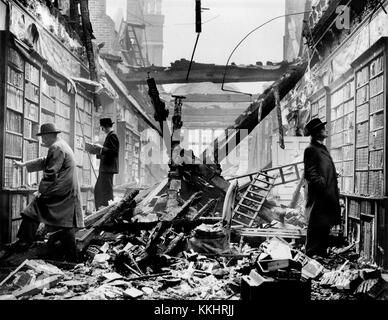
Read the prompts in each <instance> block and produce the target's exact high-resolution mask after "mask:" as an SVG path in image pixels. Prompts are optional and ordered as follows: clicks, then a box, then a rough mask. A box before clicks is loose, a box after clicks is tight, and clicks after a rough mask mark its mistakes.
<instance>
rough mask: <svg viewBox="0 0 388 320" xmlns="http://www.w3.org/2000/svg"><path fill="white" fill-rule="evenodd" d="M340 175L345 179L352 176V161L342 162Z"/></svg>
mask: <svg viewBox="0 0 388 320" xmlns="http://www.w3.org/2000/svg"><path fill="white" fill-rule="evenodd" d="M342 175H343V176H346V177H349V176H353V161H344V162H342Z"/></svg>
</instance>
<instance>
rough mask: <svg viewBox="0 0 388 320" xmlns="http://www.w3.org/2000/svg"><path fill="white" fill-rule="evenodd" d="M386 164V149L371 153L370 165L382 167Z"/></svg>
mask: <svg viewBox="0 0 388 320" xmlns="http://www.w3.org/2000/svg"><path fill="white" fill-rule="evenodd" d="M383 166H384V150H378V151H371V152H370V153H369V167H370V168H371V169H381V168H383Z"/></svg>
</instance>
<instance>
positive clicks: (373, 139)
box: [369, 128, 384, 149]
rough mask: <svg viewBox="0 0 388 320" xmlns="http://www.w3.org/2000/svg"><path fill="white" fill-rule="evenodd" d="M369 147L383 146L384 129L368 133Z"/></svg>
mask: <svg viewBox="0 0 388 320" xmlns="http://www.w3.org/2000/svg"><path fill="white" fill-rule="evenodd" d="M369 139H370V142H369V148H370V149H377V148H383V147H384V129H383V128H382V129H380V130H376V131H373V132H371V133H370V135H369Z"/></svg>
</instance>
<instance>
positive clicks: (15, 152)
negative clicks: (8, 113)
mask: <svg viewBox="0 0 388 320" xmlns="http://www.w3.org/2000/svg"><path fill="white" fill-rule="evenodd" d="M22 144H23V138H22V137H21V136H18V135H14V134H12V133H8V132H6V134H5V154H6V155H7V156H14V157H21V156H22Z"/></svg>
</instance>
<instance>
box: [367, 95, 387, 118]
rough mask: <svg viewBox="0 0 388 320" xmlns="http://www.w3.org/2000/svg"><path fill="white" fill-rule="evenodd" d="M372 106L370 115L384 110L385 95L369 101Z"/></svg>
mask: <svg viewBox="0 0 388 320" xmlns="http://www.w3.org/2000/svg"><path fill="white" fill-rule="evenodd" d="M369 104H370V113H373V112H376V111H379V110H383V109H384V95H383V94H379V95H377V96H375V97H373V98H371V99H370V101H369Z"/></svg>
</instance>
